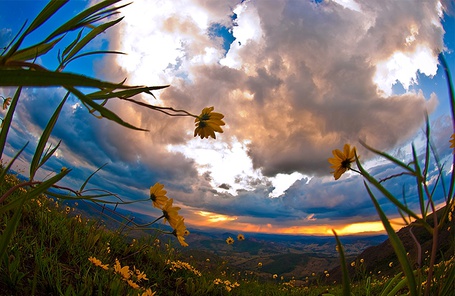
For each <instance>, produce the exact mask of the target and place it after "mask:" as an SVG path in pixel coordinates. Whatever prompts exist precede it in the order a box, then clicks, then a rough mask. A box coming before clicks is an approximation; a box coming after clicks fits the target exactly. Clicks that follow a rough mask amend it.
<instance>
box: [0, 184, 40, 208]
mask: <svg viewBox="0 0 455 296" xmlns="http://www.w3.org/2000/svg"><path fill="white" fill-rule="evenodd" d="M40 183H41V182H39V181H28V182H24V183H20V184H17V185H14V186H13V187H11V188H10V189H9V190H8V191H6V192H5V193H4V194H3V195H2V196H1V197H0V203H2V202H3V201H5V199H6V198H7V197H8V196H10V195H11V193H13V192H14V190H16V189H18V188H21V187H25V186H32V185H35V184H40Z"/></svg>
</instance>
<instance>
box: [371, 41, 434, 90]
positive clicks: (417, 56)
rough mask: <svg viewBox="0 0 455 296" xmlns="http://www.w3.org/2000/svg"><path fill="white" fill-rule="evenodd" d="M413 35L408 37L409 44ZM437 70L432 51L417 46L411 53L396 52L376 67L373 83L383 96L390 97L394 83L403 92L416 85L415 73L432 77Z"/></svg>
mask: <svg viewBox="0 0 455 296" xmlns="http://www.w3.org/2000/svg"><path fill="white" fill-rule="evenodd" d="M412 38H415V37H413V35H410V36H408V38H407V39H406V41H407V42H411V40H412ZM437 70H438V59H437V56H435V55H434V54H433V52H432V50H431V49H430V48H429V47H427V46H423V45H418V46H417V47H416V49H415V50H414V51H413V52H402V51H396V52H395V53H394V54H393V55H392V56H391V57H390V58H389V59H388V60H385V61H382V62H380V63H378V64H377V65H376V74H375V76H374V78H373V81H374V82H375V83H376V84H377V86H378V88H379V90H380V91H381V92H382V93H383V95H384V96H386V97H388V96H390V95H392V86H393V84H395V83H396V81H399V82H401V84H402V85H403V87H404V89H405V90H409V87H410V85H412V84H417V71H420V72H421V73H422V74H425V75H427V76H433V75H435V74H436V71H437Z"/></svg>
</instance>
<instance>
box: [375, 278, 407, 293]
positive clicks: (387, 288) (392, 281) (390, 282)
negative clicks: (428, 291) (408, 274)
mask: <svg viewBox="0 0 455 296" xmlns="http://www.w3.org/2000/svg"><path fill="white" fill-rule="evenodd" d="M402 274H403V273H402V272H399V273H397V274H396V275H395V276H394V277H393V278H392V279H390V280H388V281H387V283H386V284H385V287H384V289H383V290H382V292H381V295H380V296H385V295H388V293H389V291H390V290H391V289H392V288H393V287H394V286H393V285H395V283H396V282H397V281H398V280H399V279H401V275H402Z"/></svg>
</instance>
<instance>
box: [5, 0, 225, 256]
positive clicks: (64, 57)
mask: <svg viewBox="0 0 455 296" xmlns="http://www.w3.org/2000/svg"><path fill="white" fill-rule="evenodd" d="M118 2H119V0H106V1H102V2H99V3H97V4H95V5H93V6H91V7H89V8H87V9H85V10H84V11H82V12H80V13H78V14H77V15H75V16H73V17H72V18H70V19H68V20H67V21H65V22H64V23H63V24H62V25H60V26H59V27H57V28H55V29H54V30H53V31H51V33H50V34H49V35H48V36H42V40H41V41H39V42H37V43H35V44H32V45H28V46H24V44H25V42H24V40H26V39H27V38H28V37H29V36H30V35H31V34H32V33H33V32H35V31H36V30H37V29H39V28H40V27H42V26H44V25H46V24H47V23H49V22H50V21H49V20H50V19H51V18H52V17H53V16H54V15H55V14H56V13H57V12H58V11H59V10H61V8H62V7H63V6H65V5H66V4H67V3H68V1H50V2H49V3H48V4H47V5H46V6H45V7H44V8H43V10H42V11H41V12H40V13H39V14H38V16H37V17H36V18H35V19H34V20H33V21H32V22H31V24H30V25H28V26H26V23H24V25H23V27H22V29H21V31H20V32H18V33H17V35H16V36H15V37H14V38H13V40H12V41H11V43H10V44H9V45H8V46H7V47H5V48H4V50H3V52H2V53H1V55H0V86H4V87H16V89H15V92H14V96H13V97H6V98H5V97H4V96H1V97H2V98H3V109H7V112H6V116H5V118H3V119H2V128H1V131H0V155H1V156H2V158H3V157H4V155H3V152H4V150H5V146H6V144H7V136H8V132H9V131H10V130H11V129H12V126H13V125H12V121H13V116H14V114H15V112H16V107H17V106H18V104H19V101H20V100H21V93H22V92H23V90H24V88H25V87H39V88H40V90H42V88H43V87H46V88H49V87H59V88H61V89H65V90H66V91H67V92H66V95H65V96H64V97H63V99H62V101H61V103H60V104H59V105H58V107H57V108H56V109H55V111H54V113H53V115H52V116H51V118H50V119H49V121H48V123H47V125H46V127H45V128H44V130H43V131H42V134H41V136H40V137H39V141H38V144H37V146H36V148H35V152H34V154H33V157H32V159H31V161H30V163H29V165H30V170H29V174H28V177H27V179H26V180H21V181H20V182H19V183H17V184H15V186H13V187H11V188H9V190H7V191H4V192H2V193H1V196H0V215H6V216H5V217H6V218H5V219H6V220H5V221H6V224H5V227H4V228H2V235H1V237H0V258H3V257H5V256H6V255H7V253H8V252H7V248H8V244H9V242H10V241H11V239H12V238H13V236H14V235H15V233H16V231H17V228H18V227H19V224H20V220H21V216H22V211H23V208H24V206H26V205H27V203H29V202H30V201H31V200H33V199H35V198H37V197H38V196H40V195H41V194H43V193H45V194H47V195H50V196H54V197H56V198H59V199H84V200H91V201H93V202H102V203H105V204H106V203H107V204H109V203H110V204H115V207H117V206H118V205H119V204H123V205H124V204H129V203H133V202H142V201H148V200H149V199H152V202H153V206H154V207H156V208H159V209H161V210H162V211H163V215H162V216H161V217H159V218H157V219H156V220H154V221H152V222H150V223H146V224H143V225H137V224H135V223H129V222H131V221H129V222H128V224H130V225H128V224H127V225H125V227H136V228H142V229H143V228H150V226H151V225H152V224H154V223H155V222H156V221H158V220H160V219H164V221H167V222H169V224H170V226H171V227H172V228H173V229H174V230H173V232H171V233H170V234H173V235H174V236H176V237H177V238H178V240H179V242H180V243H181V244H182V245H187V244H186V242H185V239H184V237H183V236H184V235H186V234H187V233H188V232H187V231H186V227H185V225H184V218H183V217H182V216H180V215H179V214H178V209H179V208H177V207H172V199H168V197H167V196H165V195H163V196H161V201H162V203H156V202H155V200H153V199H154V195H153V192H152V188H154V186H155V185H154V186H152V187H151V188H150V198H145V199H142V200H135V201H131V202H126V201H123V200H122V199H121V198H120V197H119V196H117V195H116V194H115V193H112V192H107V191H105V190H103V189H98V190H94V189H90V190H88V189H86V185H87V184H88V182H89V181H90V179H91V178H92V177H93V175H94V174H95V173H97V172H98V171H99V169H101V168H102V167H101V168H99V169H98V170H96V171H95V172H94V173H93V174H91V175H90V176H89V177H88V178H87V179H86V180H85V181H84V182H83V183H82V185H81V186H80V188H79V189H73V188H68V187H64V186H62V185H59V184H61V183H59V181H61V180H62V179H64V177H65V176H66V175H68V174H69V173H70V172H71V169H67V168H61V169H60V170H59V171H57V172H53V173H51V175H50V176H48V177H47V179H45V180H39V179H38V178H37V176H38V172H39V171H40V170H43V171H44V170H49V169H50V168H49V167H46V163H47V162H48V160H49V159H50V158H51V157H52V156H53V155H54V154H55V153H56V151H57V149H58V148H59V146H60V144H61V142H58V144H57V145H55V146H54V147H52V146H51V145H50V144H49V140H50V138H51V134H52V131H53V129H54V128H55V126H56V124H57V121H58V118H59V116H60V113H61V111H62V108H63V106H64V104H65V103H66V102H67V100H68V98H70V96H72V97H75V98H77V99H79V100H80V102H81V103H82V105H83V106H85V107H86V108H87V110H88V111H89V112H90V114H92V115H93V116H95V117H97V118H100V119H102V118H105V119H109V120H112V121H113V122H115V123H116V124H119V125H121V126H123V127H125V128H129V129H133V130H140V131H146V130H145V129H144V128H141V127H136V126H133V125H132V124H130V123H128V122H126V121H124V120H123V119H122V118H120V117H119V116H118V115H117V114H116V113H115V112H114V111H112V110H111V109H109V108H108V107H107V103H108V102H109V101H112V100H115V99H116V100H120V101H122V102H125V103H132V104H136V105H139V106H141V107H142V108H148V109H150V110H152V111H158V112H161V113H164V114H166V115H169V116H189V117H193V118H195V128H196V130H195V136H197V135H200V136H201V138H204V137H208V136H211V137H212V138H215V132H220V133H222V132H223V130H222V128H221V127H220V126H221V125H224V122H223V121H222V118H223V117H224V116H223V115H222V114H221V113H216V112H212V111H213V110H214V107H207V108H204V109H203V111H202V113H201V115H199V116H197V115H193V114H191V113H190V112H188V111H185V110H176V109H174V108H172V107H161V106H154V105H151V104H147V103H144V102H142V101H139V100H137V99H134V98H135V96H137V95H139V94H144V95H151V96H153V94H152V91H153V90H159V89H163V88H166V87H168V86H167V85H164V86H142V85H138V86H130V85H126V84H125V83H124V82H125V81H126V79H125V80H124V81H122V82H120V83H118V82H109V81H102V80H99V79H95V78H91V77H87V76H84V75H81V74H76V73H70V72H65V71H64V70H65V68H66V67H67V66H68V65H69V64H70V63H73V62H74V61H77V60H79V59H81V58H85V57H88V56H92V55H96V54H102V55H105V54H121V53H119V52H116V51H109V50H107V51H106V50H95V51H87V50H85V48H86V46H87V45H88V44H89V43H90V42H92V41H93V40H94V39H95V38H96V37H98V36H99V35H100V34H101V33H103V32H105V31H106V30H108V29H109V28H111V27H113V26H115V25H116V24H118V23H119V22H120V21H121V20H122V18H118V17H117V15H118V13H119V9H121V8H123V7H125V6H126V5H128V4H126V5H118ZM74 32H77V35H76V38H75V39H74V40H72V41H69V42H68V41H66V40H65V37H67V35H69V36H71V34H70V33H74ZM58 46H63V48H60V49H59V51H58V67H57V69H56V70H50V69H48V68H46V67H45V65H42V64H39V63H38V61H40V60H41V58H42V57H43V56H44V55H46V54H48V53H50V52H51V50H53V49H57V48H58ZM27 145H28V143H27V144H25V145H24V147H23V148H22V149H21V150H19V151H18V152H17V153H16V155H15V156H14V157H12V159H11V160H10V161H9V162H8V163H7V164H6V166H5V168H4V170H2V174H1V176H0V177H1V181H2V182H3V177H4V176H5V174H6V173H7V172H9V170H10V168H11V167H12V165H13V163H14V162H15V161H16V160H17V158H18V157H20V156H21V154H22V153H23V151H24V149H25V147H26V146H27ZM46 147H47V148H46ZM157 184H159V183H157ZM160 186H161V187H160V190H163V186H164V185H161V184H160ZM23 189H27V190H26V191H25V192H26V193H25V194H23V195H20V196H17V198H11V197H12V196H14V195H13V194H14V192H16V191H17V190H23ZM55 189H58V191H56V190H55ZM163 191H164V194H165V193H166V191H165V190H163ZM62 192H63V193H62ZM112 198H114V200H113V199H112ZM166 207H167V208H166ZM11 213H12V214H11ZM10 214H11V215H10Z"/></svg>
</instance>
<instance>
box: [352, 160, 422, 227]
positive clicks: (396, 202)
mask: <svg viewBox="0 0 455 296" xmlns="http://www.w3.org/2000/svg"><path fill="white" fill-rule="evenodd" d="M356 164H357V168H358V169H359V170H360V173H361V174H362V176H363V177H364V178H365V179H367V180H368V182H370V183H371V184H373V185H374V187H376V188H377V189H378V190H379V191H380V192H381V193H382V194H384V195H385V197H387V199H388V200H390V201H391V202H392V203H393V204H394V205H396V206H397V207H398V208H399V209H400V210H402V211H403V212H405V213H407V214H408V215H409V216H411V217H413V218H414V219H416V220H418V221H420V220H422V219H421V218H420V217H419V216H418V215H417V214H416V213H414V212H413V211H411V210H410V209H409V208H408V207H406V206H405V205H403V204H402V203H401V202H400V201H399V200H398V199H396V198H395V196H393V194H391V193H390V192H389V191H388V190H387V189H386V188H385V187H384V186H382V184H381V183H380V182H378V181H377V180H376V179H375V178H373V176H371V175H370V174H369V173H368V172H367V171H366V170H365V169H364V168H363V166H362V164H361V163H360V161H359V158H358V157H357V155H356ZM422 223H426V222H425V221H424V220H422Z"/></svg>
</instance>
